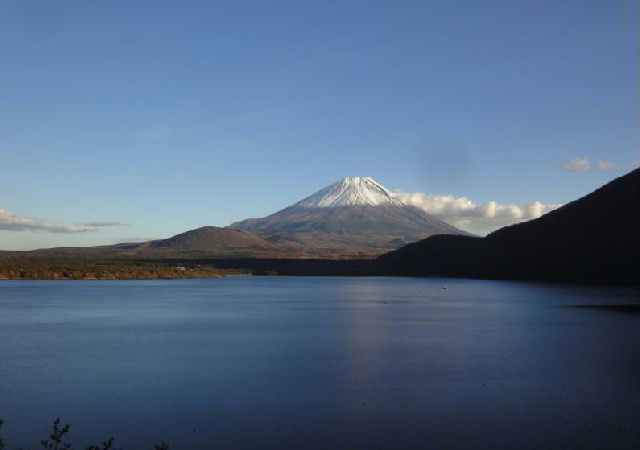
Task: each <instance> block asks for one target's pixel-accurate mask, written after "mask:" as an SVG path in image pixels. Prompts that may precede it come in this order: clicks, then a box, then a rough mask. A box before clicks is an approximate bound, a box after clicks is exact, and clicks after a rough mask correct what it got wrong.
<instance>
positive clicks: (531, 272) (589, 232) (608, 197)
mask: <svg viewBox="0 0 640 450" xmlns="http://www.w3.org/2000/svg"><path fill="white" fill-rule="evenodd" d="M639 211H640V170H639V169H636V170H634V171H632V172H631V173H629V174H627V175H625V176H622V177H620V178H617V179H615V180H613V181H611V182H610V183H608V184H606V185H605V186H603V187H601V188H600V189H598V190H596V191H594V192H593V193H591V194H589V195H587V196H585V197H583V198H581V199H579V200H576V201H574V202H571V203H569V204H567V205H565V206H563V207H562V208H559V209H557V210H555V211H552V212H550V213H548V214H546V215H544V216H542V217H540V218H539V219H535V220H532V221H529V222H524V223H520V224H517V225H512V226H509V227H505V228H502V229H500V230H498V231H495V232H494V233H491V234H490V235H488V236H487V237H485V238H473V237H467V236H432V237H429V238H427V239H424V240H422V241H420V242H417V243H415V244H409V245H407V246H405V247H402V248H401V249H399V250H396V251H394V252H390V253H387V254H385V255H383V256H381V257H380V258H379V262H380V263H381V265H382V267H383V268H384V271H385V272H386V273H390V274H403V275H441V276H461V277H479V278H502V279H541V280H575V281H594V282H599V281H602V282H616V281H621V282H635V283H637V282H638V281H639V278H640V277H639V271H640V264H639V257H638V253H639V252H640V248H639V245H638V242H639V234H640V232H639V229H640V224H639V215H640V214H639Z"/></svg>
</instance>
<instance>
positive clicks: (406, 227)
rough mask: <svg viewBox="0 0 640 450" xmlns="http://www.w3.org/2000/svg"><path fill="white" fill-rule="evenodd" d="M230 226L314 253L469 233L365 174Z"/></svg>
mask: <svg viewBox="0 0 640 450" xmlns="http://www.w3.org/2000/svg"><path fill="white" fill-rule="evenodd" d="M229 228H232V229H237V230H244V231H249V232H252V233H255V234H257V235H258V236H261V237H263V238H265V239H266V240H267V241H269V242H271V243H273V244H276V245H278V246H279V247H281V248H288V249H290V250H291V251H298V252H301V254H302V255H303V256H315V257H318V256H323V257H370V256H377V255H380V254H382V253H384V252H386V251H389V250H393V249H396V248H398V247H400V246H402V245H404V244H406V243H409V242H414V241H417V240H420V239H424V238H425V237H427V236H431V235H434V234H462V235H466V234H467V233H466V232H464V231H461V230H458V229H457V228H455V227H453V226H451V225H449V224H447V223H445V222H443V221H441V220H440V219H438V218H436V217H434V216H432V215H430V214H427V213H426V212H424V211H422V210H420V209H418V208H415V207H413V206H409V205H405V204H403V203H402V202H400V201H399V200H398V199H397V198H396V197H395V196H394V195H393V193H391V192H390V191H389V190H388V189H386V188H385V187H384V186H382V185H381V184H379V183H377V182H376V181H375V180H373V179H371V178H360V177H347V178H344V179H342V180H340V181H338V182H336V183H334V184H331V185H329V186H327V187H325V188H324V189H321V190H319V191H318V192H316V193H315V194H313V195H310V196H309V197H307V198H305V199H303V200H301V201H299V202H297V203H295V204H294V205H292V206H289V207H287V208H284V209H283V210H281V211H278V212H276V213H274V214H271V215H270V216H267V217H264V218H261V219H247V220H243V221H241V222H235V223H233V224H231V225H230V226H229Z"/></svg>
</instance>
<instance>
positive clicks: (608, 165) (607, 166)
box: [598, 160, 618, 170]
mask: <svg viewBox="0 0 640 450" xmlns="http://www.w3.org/2000/svg"><path fill="white" fill-rule="evenodd" d="M616 167H618V165H617V164H616V163H614V162H611V161H602V160H600V161H598V169H600V170H612V169H615V168H616Z"/></svg>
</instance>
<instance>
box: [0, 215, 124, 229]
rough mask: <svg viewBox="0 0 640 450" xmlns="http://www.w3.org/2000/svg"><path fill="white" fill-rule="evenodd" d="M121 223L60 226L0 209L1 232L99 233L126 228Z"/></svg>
mask: <svg viewBox="0 0 640 450" xmlns="http://www.w3.org/2000/svg"><path fill="white" fill-rule="evenodd" d="M124 225H126V224H123V223H120V222H87V223H77V224H73V225H60V224H57V223H53V222H48V221H46V220H42V219H35V218H32V217H19V216H16V215H15V214H13V213H11V212H9V211H7V210H6V209H0V230H9V231H44V232H47V233H86V232H90V231H97V229H98V228H99V227H113V226H124Z"/></svg>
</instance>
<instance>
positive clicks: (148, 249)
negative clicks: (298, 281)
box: [119, 226, 277, 257]
mask: <svg viewBox="0 0 640 450" xmlns="http://www.w3.org/2000/svg"><path fill="white" fill-rule="evenodd" d="M119 247H120V248H121V249H122V250H126V251H127V252H128V253H130V254H135V255H149V256H163V255H170V256H171V255H176V256H177V255H178V254H189V255H194V254H196V255H197V254H202V255H207V256H212V255H217V256H225V257H227V256H254V255H267V256H272V255H273V254H276V253H277V250H276V248H275V246H274V245H273V244H271V243H269V242H267V241H265V240H264V239H262V238H261V237H259V236H256V235H255V234H252V233H249V232H247V231H242V230H232V229H229V228H219V227H211V226H207V227H201V228H197V229H195V230H190V231H187V232H184V233H180V234H177V235H175V236H173V237H170V238H168V239H161V240H157V241H148V242H143V243H140V244H119Z"/></svg>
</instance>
